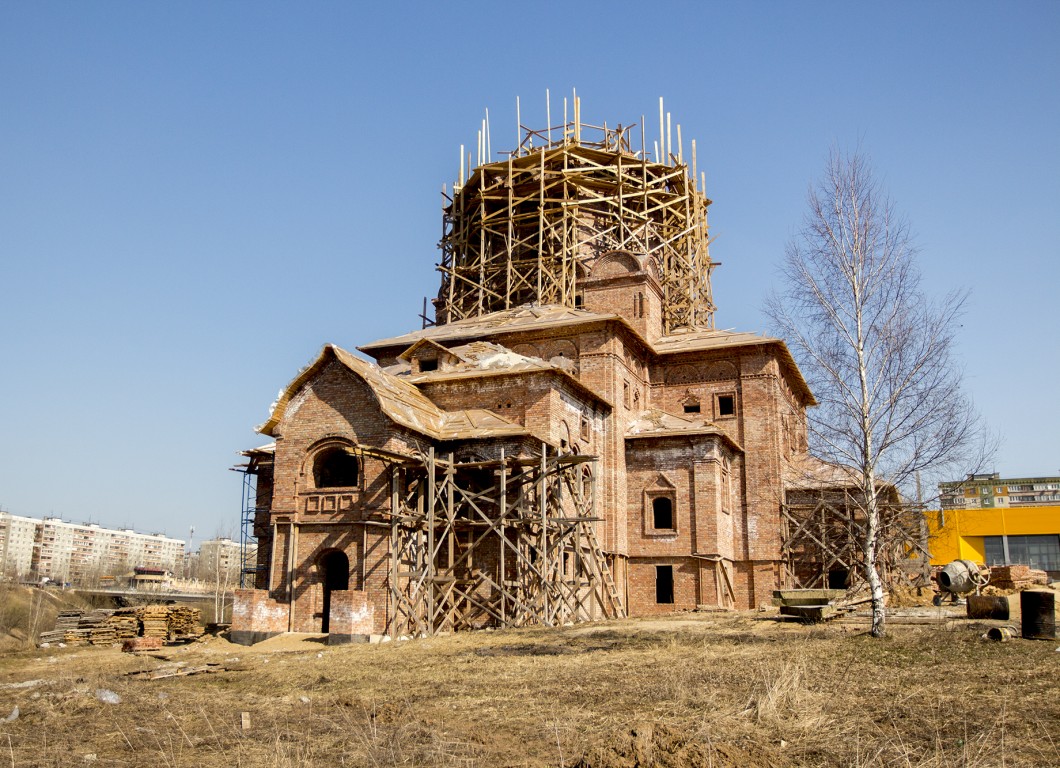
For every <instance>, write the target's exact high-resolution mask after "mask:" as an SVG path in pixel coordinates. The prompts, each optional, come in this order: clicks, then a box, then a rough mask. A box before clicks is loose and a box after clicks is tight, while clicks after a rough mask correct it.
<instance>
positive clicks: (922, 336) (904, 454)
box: [767, 150, 985, 637]
mask: <svg viewBox="0 0 1060 768" xmlns="http://www.w3.org/2000/svg"><path fill="white" fill-rule="evenodd" d="M808 202H809V211H808V212H807V214H806V217H805V220H804V224H803V227H802V229H801V230H799V232H798V233H797V234H796V236H795V237H794V238H793V239H792V241H791V243H790V244H789V245H788V248H787V253H786V257H785V260H784V266H783V269H782V273H783V276H784V278H785V279H786V287H785V289H784V290H783V292H782V293H779V294H777V293H774V294H773V296H772V297H771V298H770V299H769V303H768V305H767V312H768V314H769V316H770V317H771V318H772V320H773V322H774V323H775V325H776V326H777V330H778V331H780V332H781V334H782V335H783V337H784V338H785V339H786V340H787V342H788V344H789V345H790V347H791V349H792V351H793V353H794V355H795V357H796V359H797V360H798V361H799V363H800V365H801V366H802V368H803V373H804V375H805V376H806V379H807V381H808V383H809V384H810V387H811V389H812V390H813V392H814V395H815V397H816V398H817V400H818V403H819V405H818V407H817V408H814V409H811V410H810V411H809V413H808V414H807V422H808V430H809V435H810V447H811V450H812V451H813V453H815V454H816V455H818V456H819V457H820V458H822V459H825V460H826V461H831V462H834V463H836V464H841V465H843V466H846V467H847V468H848V469H849V470H850V472H851V475H852V477H853V483H854V485H855V486H856V493H855V494H854V498H855V503H856V504H857V505H858V506H859V507H861V509H860V510H859V512H860V514H861V516H862V517H863V520H864V525H863V529H862V535H861V536H860V541H859V545H860V548H861V556H862V567H863V568H864V575H865V579H866V581H867V583H868V585H869V588H870V591H871V596H872V634H873V635H874V636H876V637H882V636H883V635H884V634H885V633H886V612H885V608H884V587H883V582H882V579H881V576H880V572H879V569H878V567H877V562H878V561H877V558H878V557H879V554H880V551H879V547H880V535H881V526H882V524H884V523H885V522H886V521H885V520H881V514H885V513H886V509H885V504H884V497H885V496H886V493H887V491H889V490H890V489H891V488H895V489H898V490H899V491H903V490H904V491H906V492H908V490H909V488H910V486H911V484H912V481H913V479H914V477H915V475H916V474H917V473H918V472H925V473H929V472H932V471H934V472H938V471H956V470H957V469H958V468H966V467H968V466H970V465H971V464H975V463H977V461H976V459H975V458H974V456H976V455H977V454H978V455H980V456H981V455H983V447H984V446H985V441H984V440H983V439H982V438H983V432H982V431H981V429H980V427H979V421H978V418H977V416H976V413H975V411H974V409H973V408H972V406H971V403H970V401H969V400H968V399H967V398H966V397H965V395H964V394H963V393H962V387H961V380H962V370H961V368H960V366H959V365H957V363H956V361H955V360H954V358H953V341H954V336H953V334H954V329H955V328H956V327H957V318H958V317H959V315H960V314H961V310H962V306H963V304H964V300H965V297H966V294H965V293H961V292H951V293H949V294H947V295H946V296H944V297H943V298H941V299H939V300H932V299H929V297H928V296H926V295H925V293H924V292H923V291H922V289H921V277H920V272H919V270H918V269H917V266H916V250H915V249H914V248H913V246H912V242H911V237H910V234H909V229H908V226H907V224H906V222H905V221H904V220H903V219H902V218H900V217H899V216H898V215H897V214H896V212H895V208H894V205H893V203H892V202H891V200H890V199H889V198H888V197H887V195H886V193H885V192H884V191H883V190H882V189H881V188H880V185H879V183H878V182H877V181H876V179H875V178H874V177H873V173H872V169H871V167H870V165H869V163H868V162H867V160H866V159H865V158H864V157H863V156H862V155H860V154H854V155H850V156H846V155H843V154H842V153H841V152H840V151H838V150H833V151H832V153H831V155H830V157H829V161H828V166H827V169H826V171H825V174H824V177H823V178H822V179H821V180H820V181H819V182H818V183H817V185H816V186H815V187H813V188H811V190H810V192H809V194H808Z"/></svg>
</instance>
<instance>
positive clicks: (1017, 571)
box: [990, 565, 1049, 592]
mask: <svg viewBox="0 0 1060 768" xmlns="http://www.w3.org/2000/svg"><path fill="white" fill-rule="evenodd" d="M1048 581H1049V579H1048V577H1047V576H1046V573H1045V571H1038V570H1035V569H1033V568H1031V567H1029V566H1026V565H996V566H994V567H993V568H991V569H990V586H992V587H996V588H997V589H1011V590H1015V591H1017V592H1019V591H1021V590H1024V589H1028V588H1029V587H1034V586H1038V585H1040V584H1047V583H1048Z"/></svg>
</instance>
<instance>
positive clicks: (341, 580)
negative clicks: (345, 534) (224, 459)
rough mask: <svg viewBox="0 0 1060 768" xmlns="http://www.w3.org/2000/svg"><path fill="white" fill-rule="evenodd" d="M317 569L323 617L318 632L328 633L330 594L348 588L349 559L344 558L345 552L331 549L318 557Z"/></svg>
mask: <svg viewBox="0 0 1060 768" xmlns="http://www.w3.org/2000/svg"><path fill="white" fill-rule="evenodd" d="M317 568H318V569H319V570H320V583H321V584H322V585H323V587H324V605H323V608H324V616H323V619H322V620H321V623H320V631H321V632H328V631H329V625H330V623H331V593H332V592H333V591H335V590H347V589H349V588H350V559H349V558H348V557H346V553H345V552H341V551H339V550H337V549H332V550H329V551H327V552H325V553H324V554H323V555H321V556H320V560H318V561H317Z"/></svg>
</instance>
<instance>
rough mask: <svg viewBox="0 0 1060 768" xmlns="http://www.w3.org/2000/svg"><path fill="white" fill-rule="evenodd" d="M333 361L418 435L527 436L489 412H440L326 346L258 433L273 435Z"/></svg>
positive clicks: (397, 381) (414, 392) (406, 387)
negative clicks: (296, 401) (291, 407)
mask: <svg viewBox="0 0 1060 768" xmlns="http://www.w3.org/2000/svg"><path fill="white" fill-rule="evenodd" d="M333 360H334V361H337V362H339V363H340V364H342V365H343V366H345V367H346V369H347V370H349V371H350V372H351V373H353V374H354V375H355V376H357V377H358V378H360V379H361V380H362V381H363V382H364V383H365V384H367V385H368V388H369V390H370V391H371V392H372V394H373V395H374V396H375V398H376V401H377V402H378V403H379V408H380V410H381V411H382V412H383V413H384V414H385V415H386V416H387V417H389V418H390V419H391V420H392V421H394V422H395V423H396V424H400V425H401V426H404V427H407V428H409V429H411V430H413V431H415V432H419V433H420V434H423V435H427V436H429V437H432V438H435V439H441V440H457V439H474V438H484V437H496V436H503V435H528V434H530V433H529V432H528V431H527V430H526V429H525V428H524V427H521V426H520V425H518V424H515V423H514V422H511V421H508V420H507V419H504V418H501V417H500V416H497V415H496V414H493V413H491V412H489V411H483V410H478V409H475V410H470V411H452V412H449V411H443V410H442V409H441V408H439V407H438V406H436V405H435V404H434V403H432V402H431V401H430V400H429V399H427V397H426V396H425V395H424V394H423V393H422V392H420V391H419V390H418V389H416V387H414V386H413V385H412V384H410V383H409V382H408V381H407V380H405V379H402V378H398V377H396V376H391V375H390V374H388V373H386V372H385V371H383V370H382V369H380V368H379V366H377V365H375V364H374V363H370V362H368V361H367V360H362V359H360V358H359V357H355V356H354V355H352V354H350V353H349V352H347V351H346V350H344V349H342V348H341V347H337V346H335V345H334V344H327V345H325V346H324V348H323V349H322V350H321V352H320V354H319V355H318V356H317V358H316V360H314V361H313V362H312V363H310V364H309V365H308V366H307V367H306V368H304V369H303V370H302V372H301V373H299V374H298V376H296V377H295V379H294V381H292V382H291V383H290V384H289V385H287V388H286V389H284V390H283V392H281V393H280V396H279V398H278V399H277V401H276V403H275V405H274V406H273V408H272V412H271V413H270V414H269V420H268V421H266V422H265V423H264V424H262V425H261V426H260V427H258V431H259V432H261V433H263V434H266V435H272V434H273V430H274V429H275V428H276V426H277V425H278V424H279V423H280V421H281V420H282V419H283V416H284V413H286V411H287V406H288V405H289V404H290V401H291V398H292V397H294V395H295V394H296V393H297V392H298V390H300V389H301V388H302V386H304V385H305V383H306V382H307V381H309V380H310V379H311V378H312V377H313V376H315V375H316V374H317V373H318V372H319V371H320V370H321V369H322V368H324V366H326V365H327V364H328V363H330V362H331V361H333ZM273 448H275V443H273ZM259 450H260V449H259Z"/></svg>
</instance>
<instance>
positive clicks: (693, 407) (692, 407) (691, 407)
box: [685, 403, 700, 413]
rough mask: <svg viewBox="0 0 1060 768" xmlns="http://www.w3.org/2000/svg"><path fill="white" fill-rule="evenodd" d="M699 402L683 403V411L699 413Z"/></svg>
mask: <svg viewBox="0 0 1060 768" xmlns="http://www.w3.org/2000/svg"><path fill="white" fill-rule="evenodd" d="M699 412H700V408H699V403H685V413H699Z"/></svg>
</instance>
